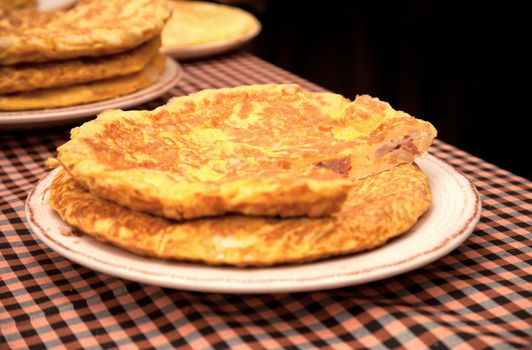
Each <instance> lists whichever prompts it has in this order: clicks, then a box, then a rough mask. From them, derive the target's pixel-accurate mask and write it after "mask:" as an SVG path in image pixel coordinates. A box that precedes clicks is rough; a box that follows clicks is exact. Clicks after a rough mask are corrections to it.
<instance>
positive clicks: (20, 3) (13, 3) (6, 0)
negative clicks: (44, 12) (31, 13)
mask: <svg viewBox="0 0 532 350" xmlns="http://www.w3.org/2000/svg"><path fill="white" fill-rule="evenodd" d="M36 5H37V0H0V11H1V10H5V11H12V10H20V9H23V8H32V7H35V6H36Z"/></svg>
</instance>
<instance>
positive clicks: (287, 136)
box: [58, 84, 436, 219]
mask: <svg viewBox="0 0 532 350" xmlns="http://www.w3.org/2000/svg"><path fill="white" fill-rule="evenodd" d="M435 133H436V131H435V129H434V128H433V127H432V125H431V124H430V123H428V122H424V121H421V120H418V119H415V118H413V117H411V116H409V115H408V114H406V113H403V112H400V111H395V110H393V109H392V108H391V107H390V106H389V105H388V104H387V103H385V102H381V101H379V100H378V99H373V98H371V97H369V96H359V97H357V99H356V100H355V101H354V102H351V101H349V100H347V99H345V98H343V97H342V96H340V95H336V94H332V93H311V92H304V91H301V89H300V87H299V86H298V85H276V84H267V85H250V86H241V87H237V88H230V89H218V90H204V91H202V92H199V93H197V94H193V95H190V96H184V97H180V98H176V99H173V100H171V101H170V102H169V103H168V104H167V105H166V106H163V107H160V108H158V109H156V110H154V111H151V112H148V111H130V112H123V111H107V112H104V113H101V114H100V115H99V116H98V118H96V119H95V120H93V121H90V122H88V123H85V124H84V125H83V126H81V127H80V128H76V129H73V131H72V135H71V140H70V141H69V142H67V143H66V144H65V145H63V146H61V147H59V149H58V151H59V155H58V159H59V160H60V162H61V163H62V164H63V166H64V167H65V168H66V169H67V170H68V172H69V173H70V174H71V175H72V176H73V177H74V179H75V180H76V181H78V182H79V183H80V184H81V185H82V186H84V187H85V188H87V189H89V190H90V191H91V192H93V193H94V194H96V195H98V196H100V197H102V198H106V199H109V200H112V201H115V202H116V203H119V204H121V205H124V206H127V207H129V208H131V209H135V210H142V211H146V212H149V213H152V214H156V215H160V216H164V217H169V218H175V219H183V218H184V219H188V218H194V217H201V216H210V215H222V214H225V213H228V212H237V213H243V214H247V215H280V216H283V217H289V216H297V215H309V216H321V215H327V214H329V213H331V212H334V211H335V210H337V209H338V208H339V206H340V204H341V202H342V201H343V199H344V198H345V196H346V193H347V191H348V187H349V181H346V180H345V179H342V178H341V177H339V176H337V175H335V174H334V173H333V172H331V171H327V169H316V167H315V165H316V164H321V165H324V164H325V165H326V164H327V163H328V161H330V160H334V159H341V158H346V157H347V158H349V162H348V163H349V166H350V170H349V177H350V178H351V179H357V178H362V177H364V176H369V175H372V174H375V173H378V172H380V171H383V170H386V169H389V168H391V167H393V166H396V165H397V164H401V163H408V162H412V161H413V160H414V159H415V158H416V157H417V156H419V155H420V154H421V153H423V152H425V151H426V149H427V148H428V146H429V145H430V143H431V142H432V139H433V138H434V136H435ZM390 144H392V145H394V146H393V147H391V148H390V149H389V150H384V151H383V147H389V145H390ZM403 145H406V146H403ZM317 204H321V205H319V206H318V205H317Z"/></svg>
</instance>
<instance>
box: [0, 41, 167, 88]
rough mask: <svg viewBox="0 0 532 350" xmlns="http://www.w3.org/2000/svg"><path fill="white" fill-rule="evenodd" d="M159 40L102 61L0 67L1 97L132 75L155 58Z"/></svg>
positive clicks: (72, 60)
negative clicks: (2, 95)
mask: <svg viewBox="0 0 532 350" xmlns="http://www.w3.org/2000/svg"><path fill="white" fill-rule="evenodd" d="M159 47H160V39H159V38H156V39H152V40H150V41H148V42H147V43H145V44H143V45H141V46H139V47H137V48H134V49H132V50H129V51H126V52H122V53H118V54H115V55H107V56H101V57H85V58H77V59H70V60H64V61H51V62H43V63H25V64H24V63H23V64H17V65H9V66H0V77H2V79H0V94H10V93H15V92H25V91H32V90H39V89H46V88H54V87H61V86H69V85H75V84H82V83H87V82H93V81H97V80H103V79H109V78H113V77H118V76H122V75H127V74H132V73H135V72H138V71H140V70H142V69H143V68H144V67H145V66H146V65H147V64H148V63H149V62H150V61H151V60H152V59H153V58H154V57H155V56H156V55H157V54H158V51H159Z"/></svg>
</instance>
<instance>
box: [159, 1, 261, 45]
mask: <svg viewBox="0 0 532 350" xmlns="http://www.w3.org/2000/svg"><path fill="white" fill-rule="evenodd" d="M169 3H170V4H171V6H172V9H173V12H172V15H171V17H170V19H169V20H168V21H167V22H166V24H165V25H164V28H163V31H162V34H161V37H162V41H163V49H166V48H190V47H195V46H198V45H204V44H208V43H217V42H223V41H227V40H235V39H238V38H241V37H243V36H247V35H249V34H252V33H254V32H257V30H258V29H259V28H260V22H259V21H258V20H257V19H256V18H255V17H254V16H253V15H252V14H250V13H249V12H246V11H244V10H242V9H239V8H238V7H233V6H227V5H221V4H215V3H210V2H205V1H169Z"/></svg>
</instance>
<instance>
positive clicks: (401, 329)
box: [0, 53, 532, 349]
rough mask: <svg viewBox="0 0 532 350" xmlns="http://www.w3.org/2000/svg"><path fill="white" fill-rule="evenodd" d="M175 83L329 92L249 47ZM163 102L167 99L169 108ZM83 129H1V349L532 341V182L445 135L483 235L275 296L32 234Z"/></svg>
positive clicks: (180, 89)
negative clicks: (82, 258)
mask: <svg viewBox="0 0 532 350" xmlns="http://www.w3.org/2000/svg"><path fill="white" fill-rule="evenodd" d="M183 67H184V71H185V74H184V78H183V79H182V80H181V82H179V83H178V84H177V86H176V87H175V88H174V89H173V90H172V91H171V92H172V94H173V95H183V94H188V93H191V92H195V91H198V90H200V89H204V88H213V87H214V88H217V87H224V86H236V85H241V84H252V83H267V82H276V83H281V82H283V83H284V82H295V83H299V84H301V85H302V86H303V87H304V88H306V89H308V90H323V89H321V88H320V87H318V86H316V85H314V84H312V83H310V82H308V81H305V80H304V79H301V78H299V77H297V76H295V75H293V74H291V73H289V72H286V71H284V70H282V69H280V68H278V67H275V66H273V65H271V64H269V63H267V62H265V61H262V60H261V59H259V58H257V57H255V56H252V55H250V54H247V53H234V54H230V55H226V56H221V57H217V58H213V59H210V60H201V61H194V62H191V63H186V64H183ZM157 103H161V101H156V102H155V103H152V105H155V104H157ZM68 131H69V128H67V127H63V128H56V129H50V130H45V131H25V132H6V131H3V132H0V169H1V170H0V197H1V198H0V231H1V234H0V254H1V255H0V348H1V349H3V348H6V345H7V347H10V348H13V349H22V348H27V347H32V348H47V349H55V348H69V349H72V348H85V349H97V348H121V349H125V348H136V347H138V348H143V349H148V348H157V349H173V348H177V347H180V346H187V344H188V346H189V347H191V348H194V349H212V348H214V349H227V348H232V349H258V348H268V349H314V348H327V347H329V348H334V349H354V348H372V349H389V348H399V347H406V348H411V349H424V348H431V349H448V348H453V349H454V348H457V349H485V348H486V349H512V348H526V347H528V348H530V346H531V345H532V292H531V291H532V248H531V246H532V244H531V242H532V232H531V231H532V230H531V229H532V216H531V209H532V183H531V182H529V181H527V180H525V179H523V178H521V177H518V176H516V175H514V174H511V173H509V172H508V171H505V170H503V169H500V168H498V167H496V166H495V165H493V164H489V163H487V162H485V161H483V160H482V159H479V158H477V157H474V156H473V155H471V154H468V153H466V152H464V151H461V150H459V149H457V148H455V147H453V146H451V145H449V144H446V143H444V142H442V141H436V143H435V144H434V146H433V147H432V148H431V150H430V151H431V153H432V154H433V155H435V156H437V157H439V158H441V159H443V160H444V161H446V162H448V163H449V164H451V165H452V166H454V167H455V168H457V169H459V170H460V171H462V172H463V173H464V174H465V175H466V176H467V177H469V179H471V180H472V181H473V183H474V184H475V185H476V187H477V189H478V191H479V192H480V195H481V199H482V202H483V211H482V217H481V219H480V222H479V223H478V225H477V227H476V229H475V231H474V232H473V233H472V235H471V236H470V238H469V239H468V240H467V241H466V242H465V243H464V244H463V245H462V246H460V247H459V248H458V249H456V250H455V251H453V252H452V253H451V254H449V255H448V256H446V257H444V258H442V259H439V260H438V261H435V262H433V263H431V264H429V265H427V266H425V267H423V268H420V269H418V270H415V271H412V272H409V273H406V274H403V275H399V276H396V277H393V278H388V279H385V280H381V281H377V282H372V283H369V284H365V285H359V286H352V287H347V288H342V289H337V290H330V291H320V292H312V293H294V294H273V295H223V294H205V293H196V292H184V291H179V290H171V289H165V288H159V287H155V286H150V285H143V284H139V283H136V282H130V281H126V280H122V279H118V278H115V277H112V276H109V275H106V274H103V273H98V272H95V271H92V270H90V269H88V268H85V267H82V266H79V265H77V264H74V263H71V262H70V261H68V260H67V259H65V258H63V257H62V256H60V255H58V254H56V253H54V252H53V251H51V250H50V249H49V248H47V247H46V246H45V245H44V244H43V243H41V242H40V241H39V240H38V239H37V238H36V237H35V236H34V235H33V234H32V233H31V232H30V231H29V230H28V227H27V224H26V219H25V215H24V201H25V199H26V196H27V194H28V192H29V191H30V189H31V188H32V187H33V186H34V185H35V183H36V182H37V181H38V180H39V178H40V177H42V176H43V175H45V174H46V170H45V168H44V161H45V160H46V159H47V158H48V157H50V156H54V155H55V149H56V147H57V146H59V145H61V144H62V143H64V142H65V141H66V140H67V139H68Z"/></svg>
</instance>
